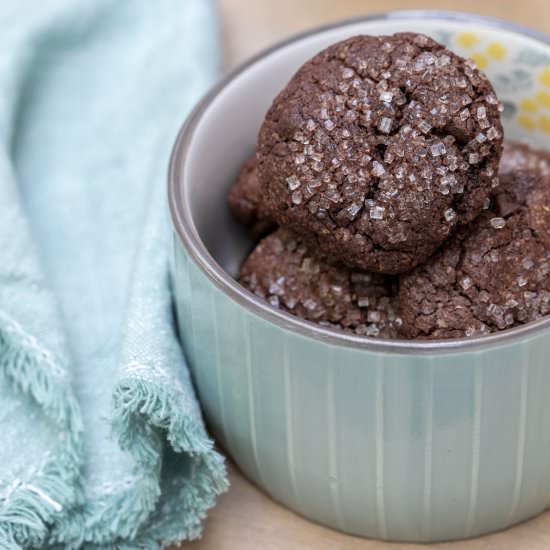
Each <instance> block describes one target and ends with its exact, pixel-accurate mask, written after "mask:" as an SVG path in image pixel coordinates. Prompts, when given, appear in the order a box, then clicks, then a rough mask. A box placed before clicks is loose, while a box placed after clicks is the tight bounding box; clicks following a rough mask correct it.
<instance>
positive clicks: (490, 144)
mask: <svg viewBox="0 0 550 550" xmlns="http://www.w3.org/2000/svg"><path fill="white" fill-rule="evenodd" d="M500 110H501V106H500V104H499V102H498V100H497V98H496V96H495V94H494V91H493V88H492V87H491V84H490V83H489V81H488V80H487V78H486V77H485V76H484V75H483V74H482V73H481V72H480V71H479V70H477V69H476V68H475V65H474V63H473V62H472V61H465V60H464V59H462V58H460V57H458V56H457V55H455V54H454V53H452V52H451V51H449V50H447V49H446V48H444V47H443V46H441V45H440V44H438V43H437V42H435V41H434V40H432V39H430V38H428V37H426V36H423V35H417V34H413V33H400V34H395V35H393V36H356V37H354V38H350V39H349V40H345V41H343V42H340V43H337V44H334V45H332V46H330V47H329V48H327V49H326V50H324V51H322V52H320V53H319V54H318V55H316V56H315V57H314V58H313V59H311V60H310V61H308V62H307V63H306V64H305V65H303V66H302V67H301V68H300V69H299V71H298V72H297V73H296V74H295V75H294V77H293V78H292V79H291V80H290V82H289V83H288V85H287V86H286V87H285V88H284V89H283V91H282V92H281V93H280V94H279V95H278V96H277V98H276V99H275V101H274V102H273V104H272V106H271V108H270V109H269V111H268V113H267V116H266V119H265V121H264V124H263V125H262V127H261V130H260V134H259V142H258V170H259V177H260V181H261V182H262V186H263V188H264V190H265V200H266V205H267V207H268V209H269V211H270V212H271V214H272V215H273V217H274V218H275V220H276V221H277V222H278V223H279V224H280V225H285V226H288V227H289V228H291V229H293V230H294V231H296V232H297V233H299V234H300V235H302V236H303V237H304V238H308V239H310V240H311V241H314V242H316V244H317V245H318V246H319V248H320V249H321V250H322V251H323V252H324V253H325V254H326V255H327V256H328V257H330V258H331V259H333V260H340V261H342V262H344V263H345V264H346V265H348V266H349V267H352V268H358V269H363V270H370V271H376V272H382V273H400V272H403V271H407V270H409V269H411V268H413V267H414V266H416V265H418V264H420V263H422V262H423V261H425V260H426V259H427V258H428V257H429V256H430V255H431V254H432V253H433V252H434V251H435V250H436V249H437V248H438V247H439V246H440V245H441V243H442V242H443V241H444V240H445V239H446V238H447V237H448V236H449V235H450V234H451V233H452V232H453V231H454V230H455V228H456V227H457V226H460V225H462V224H465V223H468V222H470V221H471V220H472V219H473V218H475V216H476V215H477V214H478V213H479V212H480V211H481V209H482V207H483V204H484V202H485V199H486V198H487V197H488V195H489V194H490V191H491V188H492V187H494V186H495V185H496V184H497V183H498V180H497V177H496V176H497V170H498V164H499V160H500V155H501V149H502V126H501V122H500V113H499V111H500Z"/></svg>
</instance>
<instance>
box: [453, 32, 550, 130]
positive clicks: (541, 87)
mask: <svg viewBox="0 0 550 550" xmlns="http://www.w3.org/2000/svg"><path fill="white" fill-rule="evenodd" d="M454 42H455V45H456V47H457V49H458V50H459V52H458V53H460V54H461V55H464V56H465V57H470V58H471V59H472V60H473V61H474V62H475V63H476V65H477V66H478V67H479V68H480V69H481V70H485V69H487V68H488V67H490V66H491V65H492V64H493V63H499V62H503V61H505V62H506V61H510V60H509V59H507V56H508V50H507V48H506V46H505V45H504V44H502V43H501V42H498V41H494V40H490V39H488V38H487V37H485V36H483V35H482V33H480V34H476V33H474V32H462V33H459V34H457V35H456V36H455V37H454ZM512 61H513V60H512ZM546 63H547V64H544V65H543V64H541V63H537V65H543V66H542V67H533V69H531V70H530V71H529V72H531V71H533V72H534V75H533V79H532V80H531V79H529V82H528V86H527V87H528V88H532V86H531V85H530V83H533V84H534V86H535V89H534V90H533V91H532V92H531V93H530V94H529V95H526V96H525V97H522V98H520V99H518V101H517V105H516V106H515V109H512V112H514V111H515V114H514V115H513V116H514V117H515V122H516V123H517V124H518V125H519V126H520V127H521V128H523V129H524V130H528V131H529V132H535V131H539V132H543V133H545V134H550V63H548V62H546ZM535 71H536V72H535ZM527 76H529V75H527ZM514 77H515V75H508V78H509V79H513V78H514ZM509 81H510V80H509ZM511 81H512V82H513V80H511ZM514 103H515V102H514ZM512 107H514V105H512Z"/></svg>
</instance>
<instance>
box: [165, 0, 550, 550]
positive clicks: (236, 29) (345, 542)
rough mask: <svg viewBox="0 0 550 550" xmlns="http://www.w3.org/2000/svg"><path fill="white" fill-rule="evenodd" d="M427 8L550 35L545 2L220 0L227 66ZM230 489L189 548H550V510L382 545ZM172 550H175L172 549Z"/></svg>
mask: <svg viewBox="0 0 550 550" xmlns="http://www.w3.org/2000/svg"><path fill="white" fill-rule="evenodd" d="M421 8H432V9H442V10H462V11H470V12H475V13H480V14H484V15H493V16H495V17H500V18H502V19H508V20H510V21H514V22H516V23H520V24H523V25H526V26H530V27H533V28H537V29H539V30H542V31H545V32H548V33H549V34H550V0H522V1H518V0H431V1H429V0H428V1H418V2H416V1H407V0H277V1H269V0H219V9H220V16H221V22H222V28H221V32H222V40H223V50H224V63H225V66H226V68H231V67H233V66H235V65H236V64H238V63H240V62H241V61H242V60H243V59H246V58H247V57H249V56H250V55H251V54H253V53H255V52H257V51H258V50H260V49H262V48H265V47H266V46H269V45H270V44H272V43H273V42H275V41H277V40H280V39H282V38H284V37H285V36H288V35H290V34H292V33H296V32H299V31H301V30H303V29H307V28H311V27H314V26H316V25H320V24H323V23H326V22H329V21H334V20H337V19H342V18H345V17H351V16H354V15H361V14H367V13H376V12H380V11H387V10H390V9H421ZM229 473H230V478H231V489H230V490H229V492H228V493H227V494H225V495H223V496H222V497H221V498H220V499H219V502H218V505H217V506H216V507H215V508H214V509H213V510H212V511H211V512H210V513H209V516H208V519H207V521H206V528H205V533H204V537H203V539H202V540H201V541H197V542H192V543H186V544H183V545H182V546H181V548H189V549H190V550H253V549H254V550H256V549H262V550H279V549H284V550H302V549H303V550H305V549H310V548H315V549H316V550H399V549H401V550H418V549H420V548H424V549H426V548H429V549H430V550H431V549H434V550H435V549H447V550H516V549H527V550H549V549H550V511H549V512H547V513H545V514H543V515H541V516H539V517H538V518H535V519H533V520H531V521H528V522H526V523H523V524H521V525H518V526H516V527H513V528H512V529H508V530H507V531H503V532H500V533H496V534H493V535H489V536H486V537H481V538H478V539H472V540H469V541H464V542H458V543H447V544H433V545H429V546H426V545H416V544H413V545H405V544H393V543H383V542H379V541H374V540H366V539H360V538H357V537H350V536H347V535H343V534H341V533H338V532H337V531H333V530H331V529H327V528H325V527H322V526H320V525H317V524H315V523H312V522H310V521H307V520H305V519H303V518H301V517H300V516H298V515H296V514H294V513H292V512H290V511H288V510H286V509H285V508H283V507H282V506H280V505H278V504H277V503H275V502H274V501H272V500H271V499H270V498H269V497H267V496H266V495H264V494H263V493H262V492H260V491H259V490H258V489H256V488H255V487H254V486H253V485H252V484H251V483H249V482H248V481H247V480H246V479H245V478H244V477H243V476H242V475H241V474H240V473H239V472H238V471H237V470H236V468H235V467H234V466H233V465H232V464H229ZM174 550H175V549H174Z"/></svg>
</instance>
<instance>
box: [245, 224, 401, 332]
mask: <svg viewBox="0 0 550 550" xmlns="http://www.w3.org/2000/svg"><path fill="white" fill-rule="evenodd" d="M239 281H240V282H241V284H242V285H243V286H245V287H246V288H248V289H249V290H250V291H251V292H253V293H255V294H256V295H258V296H260V297H262V298H264V299H265V300H267V301H268V302H269V303H270V304H271V305H272V306H274V307H276V308H280V309H283V310H285V311H288V312H290V313H292V314H294V315H296V316H298V317H301V318H302V319H307V320H309V321H314V322H317V323H320V324H323V325H327V326H333V327H338V328H343V329H346V330H349V331H353V332H354V333H356V334H362V335H366V336H378V337H381V338H396V337H397V336H398V332H399V327H400V326H401V318H400V317H399V307H398V302H397V298H396V293H397V288H396V281H395V278H394V277H388V276H383V275H380V274H373V273H365V272H360V271H356V270H350V269H348V268H346V267H345V266H343V265H341V264H340V265H333V264H330V263H328V262H327V261H326V260H325V259H324V258H323V257H322V256H321V255H320V253H319V252H313V251H311V249H309V248H308V247H307V246H306V245H305V244H304V242H303V240H301V239H300V238H299V237H297V236H296V235H295V234H293V233H292V232H290V231H288V230H286V229H278V230H277V231H275V232H274V233H272V234H271V235H269V236H268V237H266V238H265V239H263V240H262V241H261V242H260V243H259V244H258V245H257V246H256V248H255V249H254V250H253V251H252V253H251V254H250V256H249V257H248V258H247V259H246V260H245V262H244V263H243V265H242V268H241V274H240V278H239Z"/></svg>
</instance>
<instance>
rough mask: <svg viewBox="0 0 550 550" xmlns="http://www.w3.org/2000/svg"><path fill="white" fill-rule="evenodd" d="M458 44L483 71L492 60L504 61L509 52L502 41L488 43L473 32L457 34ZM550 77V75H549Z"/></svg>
mask: <svg viewBox="0 0 550 550" xmlns="http://www.w3.org/2000/svg"><path fill="white" fill-rule="evenodd" d="M456 43H457V45H458V46H459V47H460V48H462V49H463V50H466V55H468V56H469V57H470V59H473V60H474V61H475V63H476V65H477V66H478V67H479V68H480V69H481V70H482V71H483V70H484V69H486V68H487V67H488V66H489V64H490V63H491V62H492V61H502V60H504V58H505V57H506V54H507V53H508V52H507V50H506V48H505V47H504V46H503V45H502V44H501V43H500V42H494V41H493V42H489V43H486V41H484V40H483V39H482V38H481V37H479V36H478V35H477V34H475V33H473V32H461V33H459V34H457V35H456ZM549 78H550V75H549Z"/></svg>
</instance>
